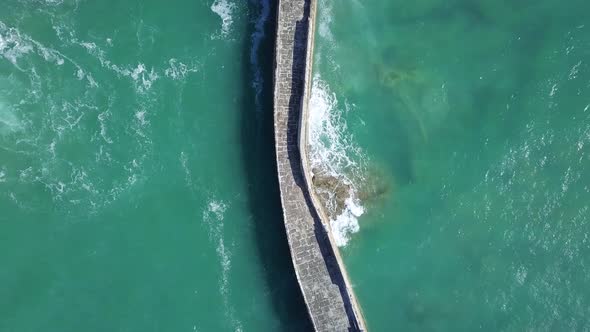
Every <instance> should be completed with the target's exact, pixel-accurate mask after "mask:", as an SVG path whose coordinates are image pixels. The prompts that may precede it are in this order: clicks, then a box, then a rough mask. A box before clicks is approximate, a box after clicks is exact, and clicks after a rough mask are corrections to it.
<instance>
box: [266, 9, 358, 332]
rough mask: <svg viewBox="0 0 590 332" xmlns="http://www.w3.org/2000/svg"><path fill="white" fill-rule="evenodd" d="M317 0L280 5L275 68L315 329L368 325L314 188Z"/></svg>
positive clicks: (285, 195) (291, 211) (283, 180)
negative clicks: (310, 150)
mask: <svg viewBox="0 0 590 332" xmlns="http://www.w3.org/2000/svg"><path fill="white" fill-rule="evenodd" d="M315 7H316V1H315V0H282V1H279V6H278V10H277V31H276V46H275V73H274V128H275V148H276V157H277V168H278V176H279V185H280V190H281V203H282V206H283V216H284V221H285V228H286V231H287V237H288V240H289V248H290V251H291V258H292V260H293V265H294V267H295V273H296V274H297V280H298V282H299V286H300V288H301V291H302V293H303V297H304V299H305V302H306V305H307V309H308V312H309V315H310V317H311V320H312V323H313V325H314V328H315V330H316V331H365V330H366V328H365V323H364V321H363V318H362V314H361V311H360V307H359V305H358V304H357V302H356V299H355V297H354V294H353V292H352V289H351V287H350V283H349V281H348V277H347V275H346V272H345V269H344V265H343V264H342V261H341V259H340V255H339V253H338V249H337V248H336V247H335V246H334V244H333V241H332V237H331V234H330V229H329V224H328V219H327V218H326V217H325V214H324V213H323V211H322V208H321V206H320V205H319V204H318V202H319V201H318V200H317V198H316V197H315V196H314V194H313V190H310V186H309V185H308V184H311V177H310V174H309V171H308V169H307V167H308V166H307V165H308V163H307V153H306V145H307V101H308V99H309V93H310V91H309V90H310V83H311V82H310V79H311V70H312V59H313V57H312V54H313V52H312V49H313V35H314V27H315Z"/></svg>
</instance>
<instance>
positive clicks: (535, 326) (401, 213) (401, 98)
mask: <svg viewBox="0 0 590 332" xmlns="http://www.w3.org/2000/svg"><path fill="white" fill-rule="evenodd" d="M588 9H589V7H588V4H587V3H586V2H583V1H573V2H568V4H567V5H564V4H563V3H562V2H558V1H555V0H543V1H524V2H519V3H513V2H509V1H483V0H480V1H467V0H456V1H437V0H430V1H417V2H403V3H402V2H400V1H376V2H375V1H373V2H358V1H345V2H336V1H326V2H320V3H319V9H318V10H319V12H318V29H317V35H316V47H315V58H314V61H315V68H314V77H315V82H316V85H315V87H316V89H315V90H314V96H315V97H316V98H318V99H319V101H317V102H316V109H315V111H316V112H320V114H324V113H327V112H326V110H327V109H329V110H331V112H335V113H337V115H333V116H332V117H334V118H336V119H335V120H332V121H331V122H330V121H328V120H325V121H324V122H326V121H327V122H328V123H331V124H333V126H335V127H337V129H336V130H333V131H332V132H337V133H338V134H337V135H336V136H337V139H332V140H331V142H336V144H337V145H338V148H337V149H336V151H340V152H342V151H344V155H345V156H346V157H342V155H341V157H340V159H339V160H341V161H342V160H345V159H346V158H349V159H350V162H348V161H343V162H342V163H341V165H343V166H342V167H341V168H340V169H338V170H337V171H338V172H340V174H341V176H345V177H346V178H349V179H353V180H354V188H355V192H356V197H358V198H359V203H360V204H361V205H362V206H363V207H364V214H362V215H361V216H360V217H358V218H357V217H354V218H347V219H346V223H347V224H349V225H353V227H349V228H340V229H338V231H337V232H339V235H340V236H342V237H343V238H344V239H345V240H344V241H343V242H342V243H341V244H346V246H345V247H344V248H343V249H342V250H343V253H344V256H345V261H346V263H347V265H348V268H349V272H350V274H351V278H352V280H353V283H354V284H355V289H356V293H357V295H358V297H359V299H360V302H361V305H362V307H363V310H364V313H365V316H366V318H367V320H368V325H369V327H370V328H371V329H372V330H376V331H388V330H393V329H395V330H402V331H428V330H437V331H457V330H461V331H472V330H486V331H488V330H508V331H523V330H528V331H550V330H568V331H569V330H587V329H590V320H589V319H588V317H589V314H590V311H589V308H590V297H589V296H588V294H587V292H586V288H587V285H588V282H589V281H590V280H589V279H588V278H589V277H588V276H589V275H590V274H589V272H590V271H588V266H590V242H589V241H590V240H589V239H588V236H589V234H590V225H589V220H588V215H589V213H588V208H589V207H588V202H589V201H590V187H589V186H588V183H589V182H588V181H589V180H590V171H589V168H588V165H589V164H590V153H589V152H588V144H589V143H590V106H589V105H590V85H589V84H588V82H589V79H590V67H589V66H588V63H586V62H587V61H588V59H590V57H589V55H590V30H589V29H590V25H589V23H590V22H588V16H587V15H586V12H587V11H588ZM318 87H320V88H318ZM312 98H313V97H312ZM334 101H337V102H334ZM312 111H314V107H312ZM328 127H329V126H328ZM325 132H326V133H329V132H330V131H329V130H326V131H325ZM312 141H313V139H312ZM317 147H319V148H317ZM316 148H317V149H316V152H317V155H316V156H321V155H322V153H325V152H326V151H327V150H326V149H322V144H320V143H317V142H316ZM320 159H321V158H320ZM324 160H329V159H324ZM333 164H334V163H331V164H330V165H333ZM349 217H350V216H349ZM357 219H358V220H357ZM334 222H335V221H333V225H334ZM336 224H338V223H336ZM357 225H358V228H357V227H356V226H357Z"/></svg>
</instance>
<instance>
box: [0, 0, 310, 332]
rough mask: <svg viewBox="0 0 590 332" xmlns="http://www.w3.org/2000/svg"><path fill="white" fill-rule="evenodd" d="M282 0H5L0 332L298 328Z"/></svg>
mask: <svg viewBox="0 0 590 332" xmlns="http://www.w3.org/2000/svg"><path fill="white" fill-rule="evenodd" d="M274 10H275V8H274V3H272V2H266V1H252V2H230V1H225V0H217V1H212V0H211V1H209V0H206V1H201V0H197V1H182V0H179V1H173V2H161V1H83V0H80V1H68V0H64V1H60V0H56V1H50V0H47V1H41V0H30V1H28V0H20V1H16V0H14V1H12V0H10V1H3V2H2V3H0V261H1V262H2V263H1V264H2V266H1V267H0V331H18V332H26V331H60V332H65V331H76V332H78V331H101V332H102V331H281V330H285V331H301V330H307V329H308V328H309V322H308V319H307V315H306V311H305V307H304V305H303V302H302V300H301V297H300V295H299V294H300V293H299V290H298V288H297V283H296V281H295V278H294V274H293V270H292V267H291V264H290V260H289V256H288V248H287V246H286V237H285V235H284V228H283V225H282V213H281V210H280V200H279V193H278V185H277V180H276V178H275V177H273V176H269V175H272V174H274V172H275V162H274V160H275V159H274V154H273V153H274V152H273V151H274V148H273V139H272V95H271V93H270V92H269V91H272V90H271V89H272V84H271V82H272V54H273V53H272V52H273V48H272V47H273V44H272V42H273V39H272V37H273V36H272V32H273V31H274V15H273V14H272V13H273V11H274Z"/></svg>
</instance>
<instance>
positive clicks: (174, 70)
mask: <svg viewBox="0 0 590 332" xmlns="http://www.w3.org/2000/svg"><path fill="white" fill-rule="evenodd" d="M168 65H169V67H168V68H166V69H165V70H164V75H166V77H169V78H171V79H173V80H180V79H183V78H185V77H186V75H188V74H189V73H196V72H197V71H198V67H197V66H195V65H191V66H189V65H187V64H184V63H182V62H180V61H178V59H175V58H172V59H170V60H168Z"/></svg>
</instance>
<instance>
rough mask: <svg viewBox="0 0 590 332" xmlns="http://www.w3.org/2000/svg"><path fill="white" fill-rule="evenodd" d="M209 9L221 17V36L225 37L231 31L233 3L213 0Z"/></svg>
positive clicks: (225, 0) (224, 0)
mask: <svg viewBox="0 0 590 332" xmlns="http://www.w3.org/2000/svg"><path fill="white" fill-rule="evenodd" d="M211 11H213V12H214V13H215V14H217V15H218V16H219V17H220V18H221V37H227V36H228V35H229V33H230V32H231V26H232V24H233V17H232V13H233V11H234V4H232V3H230V2H228V1H227V0H215V1H214V2H213V4H211Z"/></svg>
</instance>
